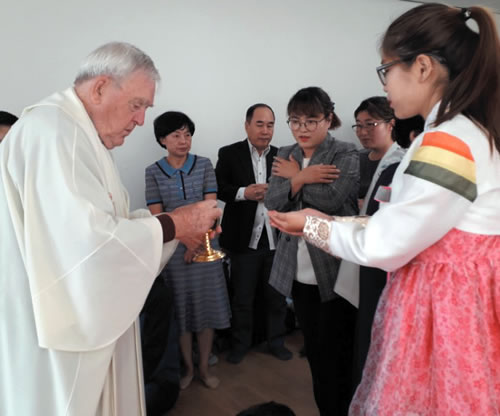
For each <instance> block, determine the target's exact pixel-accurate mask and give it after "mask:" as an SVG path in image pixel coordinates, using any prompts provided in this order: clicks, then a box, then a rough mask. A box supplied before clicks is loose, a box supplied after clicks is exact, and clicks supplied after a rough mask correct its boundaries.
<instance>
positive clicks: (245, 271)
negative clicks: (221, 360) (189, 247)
mask: <svg viewBox="0 0 500 416" xmlns="http://www.w3.org/2000/svg"><path fill="white" fill-rule="evenodd" d="M230 258H231V276H230V292H231V307H232V313H233V317H232V321H231V338H232V344H233V349H236V350H240V351H246V350H248V349H249V348H250V347H251V345H252V332H253V330H254V328H255V322H254V316H255V314H254V305H255V300H256V297H259V298H260V299H259V301H262V300H263V302H258V303H259V304H260V305H263V307H264V311H263V313H262V314H260V313H259V314H258V315H260V316H263V317H264V320H265V334H266V339H267V342H268V344H269V346H270V347H278V346H281V345H283V343H284V338H283V337H284V334H285V317H286V300H285V297H284V296H283V295H281V294H280V293H278V292H277V291H276V290H275V289H274V288H273V287H272V286H270V285H269V275H270V274H271V267H272V265H273V259H274V250H269V249H266V248H260V249H257V250H252V249H248V250H246V251H245V252H243V253H231V256H230Z"/></svg>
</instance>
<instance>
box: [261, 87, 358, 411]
mask: <svg viewBox="0 0 500 416" xmlns="http://www.w3.org/2000/svg"><path fill="white" fill-rule="evenodd" d="M287 111H288V117H289V118H288V125H289V126H290V129H291V131H292V134H293V136H294V138H295V140H296V144H294V145H292V146H286V147H283V148H281V149H280V150H279V151H278V155H277V157H276V159H275V162H274V164H273V168H272V176H271V179H270V182H269V188H268V191H267V193H266V197H265V205H266V207H267V208H268V209H273V210H274V209H277V210H280V211H297V210H300V209H302V208H306V207H311V208H316V209H318V210H321V211H323V212H326V213H327V214H329V215H355V214H357V211H358V208H357V195H358V182H359V159H358V152H357V150H356V147H355V146H354V145H353V144H351V143H347V142H342V141H340V140H337V139H335V138H334V137H332V136H331V135H330V133H329V130H331V129H335V128H337V127H338V126H340V120H339V119H338V117H337V115H336V114H335V112H334V104H333V103H332V101H331V99H330V97H329V96H328V94H327V93H326V92H325V91H323V90H322V89H321V88H318V87H309V88H304V89H301V90H299V91H298V92H297V93H296V94H295V95H294V96H293V97H292V98H291V99H290V101H289V103H288V108H287ZM339 263H340V260H339V259H336V258H334V257H332V256H330V255H328V254H327V253H325V252H324V251H322V250H320V249H318V248H317V247H314V246H312V245H310V244H309V243H306V242H305V241H304V239H302V238H298V237H295V236H289V235H285V234H281V235H280V237H279V240H278V246H277V248H276V254H275V257H274V263H273V267H272V270H271V276H270V280H269V283H270V284H271V285H272V286H273V287H274V288H275V289H276V290H278V292H280V293H282V294H283V295H285V296H290V295H291V296H292V298H293V302H294V307H295V313H296V316H297V319H298V322H299V325H300V328H301V329H302V331H303V334H304V344H305V351H306V356H307V359H308V362H309V366H310V369H311V375H312V379H313V390H314V398H315V400H316V404H317V406H318V408H319V411H320V414H321V415H346V414H347V409H348V406H349V402H350V399H351V397H352V392H353V391H352V381H351V376H352V351H353V336H354V326H355V319H356V309H355V307H354V306H352V305H351V304H350V303H349V302H348V301H346V300H345V299H344V298H342V297H340V296H338V295H337V294H335V293H334V291H333V288H334V285H335V280H336V277H337V270H338V267H339Z"/></svg>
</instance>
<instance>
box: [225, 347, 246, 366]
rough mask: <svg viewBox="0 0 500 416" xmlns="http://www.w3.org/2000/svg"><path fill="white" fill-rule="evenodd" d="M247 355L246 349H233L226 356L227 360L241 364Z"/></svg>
mask: <svg viewBox="0 0 500 416" xmlns="http://www.w3.org/2000/svg"><path fill="white" fill-rule="evenodd" d="M245 355H246V351H242V350H231V351H230V352H229V354H227V356H226V361H227V362H229V363H231V364H239V363H241V361H242V360H243V358H244V357H245Z"/></svg>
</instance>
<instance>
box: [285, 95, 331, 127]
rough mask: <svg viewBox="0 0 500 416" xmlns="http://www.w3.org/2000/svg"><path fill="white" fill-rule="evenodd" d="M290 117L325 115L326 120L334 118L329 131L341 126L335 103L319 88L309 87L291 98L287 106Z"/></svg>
mask: <svg viewBox="0 0 500 416" xmlns="http://www.w3.org/2000/svg"><path fill="white" fill-rule="evenodd" d="M287 113H288V115H289V116H290V115H292V114H295V115H303V116H306V117H314V116H317V115H319V114H323V115H324V116H325V118H327V117H329V116H330V115H331V116H332V121H331V123H330V127H329V129H335V128H337V127H339V126H340V124H341V122H340V119H339V118H338V117H337V115H336V114H335V103H334V102H333V101H332V100H331V99H330V96H329V95H328V94H327V93H326V92H325V91H324V90H323V89H321V88H319V87H307V88H302V89H301V90H299V91H297V92H296V93H295V95H294V96H293V97H292V98H290V101H289V102H288V106H287Z"/></svg>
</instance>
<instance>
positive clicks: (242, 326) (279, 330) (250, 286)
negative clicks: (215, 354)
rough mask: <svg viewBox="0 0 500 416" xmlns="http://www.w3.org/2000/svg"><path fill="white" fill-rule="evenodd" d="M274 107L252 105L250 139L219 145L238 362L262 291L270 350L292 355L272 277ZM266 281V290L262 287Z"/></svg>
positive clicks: (222, 239)
mask: <svg viewBox="0 0 500 416" xmlns="http://www.w3.org/2000/svg"><path fill="white" fill-rule="evenodd" d="M274 120H275V117H274V112H273V110H272V109H271V107H269V106H268V105H266V104H261V103H259V104H255V105H253V106H251V107H250V108H249V109H248V110H247V114H246V121H245V130H246V132H247V136H248V137H247V139H245V140H243V141H241V142H237V143H233V144H231V145H229V146H225V147H223V148H221V149H220V150H219V160H218V161H217V166H216V168H215V173H216V175H217V185H218V188H219V190H218V192H217V197H218V199H220V200H222V201H224V202H225V203H226V206H225V208H224V216H223V218H222V234H221V235H220V244H221V246H222V247H223V248H224V249H225V250H226V251H227V252H228V253H229V256H230V259H231V273H230V276H231V278H230V289H231V292H232V299H231V300H232V302H231V304H232V312H233V319H232V325H231V327H232V328H231V333H232V344H233V345H232V350H231V351H230V353H229V354H228V356H227V360H228V361H229V362H231V363H234V364H237V363H239V362H240V361H241V360H242V359H243V357H244V356H245V354H246V353H247V352H248V350H249V348H250V346H251V341H252V330H253V328H254V323H253V316H254V311H253V305H254V301H255V297H256V296H262V297H263V298H264V300H265V302H264V303H265V305H266V313H265V316H266V338H267V342H268V346H269V350H270V352H271V354H273V355H274V356H275V357H277V358H279V359H280V360H289V359H290V358H292V353H291V352H290V351H289V350H288V349H287V348H286V347H285V345H284V338H283V335H284V332H285V316H286V301H285V297H284V296H283V295H281V294H280V293H278V292H277V291H276V290H275V289H274V288H273V287H271V286H270V285H269V283H268V281H269V274H270V272H271V267H272V263H273V258H274V252H275V249H276V234H275V231H274V229H272V228H271V226H270V224H269V218H268V216H267V210H266V208H265V207H264V196H265V193H266V191H267V186H268V185H267V182H268V181H269V177H270V176H271V166H272V162H273V158H274V156H276V153H277V148H276V147H274V146H270V142H271V140H272V138H273V132H274ZM259 287H262V288H263V289H262V293H257V292H258V290H257V289H258V288H259Z"/></svg>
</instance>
